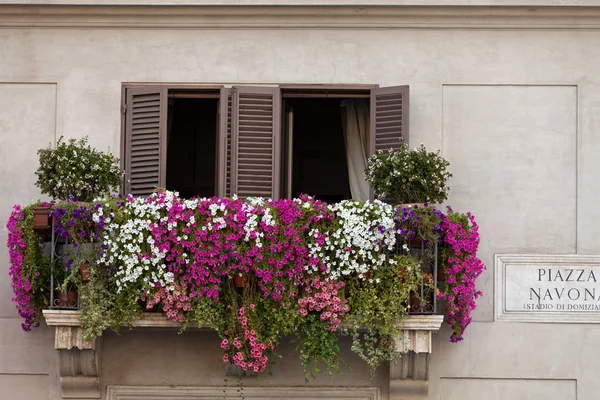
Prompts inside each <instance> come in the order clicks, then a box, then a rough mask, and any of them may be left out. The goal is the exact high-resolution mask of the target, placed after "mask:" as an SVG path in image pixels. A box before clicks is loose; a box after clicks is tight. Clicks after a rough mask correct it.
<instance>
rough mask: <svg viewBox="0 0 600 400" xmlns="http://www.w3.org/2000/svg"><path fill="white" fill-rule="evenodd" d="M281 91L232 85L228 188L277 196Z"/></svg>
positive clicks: (241, 194)
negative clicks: (229, 180) (229, 183)
mask: <svg viewBox="0 0 600 400" xmlns="http://www.w3.org/2000/svg"><path fill="white" fill-rule="evenodd" d="M280 118H281V95H280V91H279V88H278V87H250V86H240V87H234V88H233V92H232V119H231V121H232V124H231V126H232V130H231V132H232V136H231V139H232V144H231V150H232V151H231V153H232V157H231V192H232V194H237V195H238V196H239V197H242V198H245V197H252V196H257V197H270V198H272V199H278V198H279V192H280V173H281V155H280V143H281V123H280Z"/></svg>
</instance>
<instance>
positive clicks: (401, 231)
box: [394, 203, 445, 242]
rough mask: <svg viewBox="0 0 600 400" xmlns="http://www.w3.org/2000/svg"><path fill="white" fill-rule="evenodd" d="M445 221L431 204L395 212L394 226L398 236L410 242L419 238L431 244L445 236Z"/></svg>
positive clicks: (408, 207)
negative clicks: (443, 224) (443, 225)
mask: <svg viewBox="0 0 600 400" xmlns="http://www.w3.org/2000/svg"><path fill="white" fill-rule="evenodd" d="M444 219H445V216H444V214H443V213H442V212H441V211H439V210H438V209H436V208H435V207H433V206H431V205H430V204H429V203H424V204H423V206H418V205H408V206H406V207H399V208H397V209H396V210H395V213H394V226H395V229H396V232H397V233H398V235H399V236H400V237H403V238H405V239H406V240H407V241H408V242H413V241H414V240H415V239H417V238H422V239H424V240H426V241H430V242H431V241H437V240H439V238H441V237H442V236H443V227H442V223H443V221H444Z"/></svg>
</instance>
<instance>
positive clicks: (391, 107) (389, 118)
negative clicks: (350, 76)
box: [369, 86, 409, 203]
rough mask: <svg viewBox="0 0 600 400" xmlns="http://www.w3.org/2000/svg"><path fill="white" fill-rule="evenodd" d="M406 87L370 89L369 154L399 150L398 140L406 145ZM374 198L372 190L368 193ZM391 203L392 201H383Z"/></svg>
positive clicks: (389, 198)
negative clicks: (401, 140) (402, 140)
mask: <svg viewBox="0 0 600 400" xmlns="http://www.w3.org/2000/svg"><path fill="white" fill-rule="evenodd" d="M408 108H409V89H408V86H392V87H385V88H375V89H371V129H370V136H371V137H370V145H369V154H370V155H373V154H375V153H376V152H378V151H380V150H383V151H386V150H390V149H394V150H397V149H399V148H400V138H402V139H404V142H405V143H406V144H408V120H409V117H408ZM370 197H371V199H373V198H374V193H373V189H372V188H371V191H370ZM383 201H385V202H387V203H392V202H393V199H392V198H391V197H387V198H385V199H383Z"/></svg>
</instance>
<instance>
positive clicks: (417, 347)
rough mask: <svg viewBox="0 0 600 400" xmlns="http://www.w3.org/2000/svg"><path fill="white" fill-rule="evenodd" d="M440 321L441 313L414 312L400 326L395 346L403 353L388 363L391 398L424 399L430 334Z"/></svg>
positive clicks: (430, 348)
mask: <svg viewBox="0 0 600 400" xmlns="http://www.w3.org/2000/svg"><path fill="white" fill-rule="evenodd" d="M442 322H444V317H443V316H442V315H418V316H417V315H415V316H411V317H409V318H408V319H407V321H406V323H405V324H404V325H403V326H402V331H401V334H400V337H398V338H396V348H397V349H398V350H399V351H400V352H401V353H403V354H402V357H401V358H400V359H399V360H397V361H396V362H395V363H391V364H390V400H400V399H402V400H426V399H427V397H428V379H429V354H431V350H432V346H431V335H432V334H433V333H434V332H437V331H438V330H439V329H440V327H441V326H442Z"/></svg>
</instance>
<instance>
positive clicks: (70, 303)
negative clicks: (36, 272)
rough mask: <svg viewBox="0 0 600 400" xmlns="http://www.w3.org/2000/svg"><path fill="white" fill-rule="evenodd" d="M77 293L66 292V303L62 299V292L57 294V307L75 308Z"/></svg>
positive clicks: (72, 291)
mask: <svg viewBox="0 0 600 400" xmlns="http://www.w3.org/2000/svg"><path fill="white" fill-rule="evenodd" d="M77 297H78V295H77V292H76V291H74V290H69V291H68V292H67V301H65V299H64V293H63V292H62V291H60V292H58V305H59V307H77Z"/></svg>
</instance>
